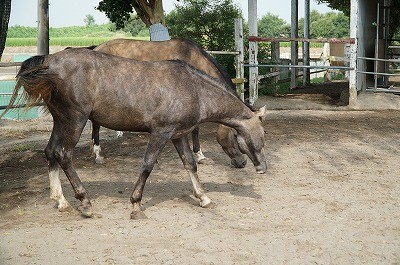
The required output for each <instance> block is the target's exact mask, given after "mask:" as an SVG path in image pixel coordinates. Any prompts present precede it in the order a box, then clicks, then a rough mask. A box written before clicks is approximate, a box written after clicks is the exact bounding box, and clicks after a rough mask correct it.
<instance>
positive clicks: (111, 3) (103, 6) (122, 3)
mask: <svg viewBox="0 0 400 265" xmlns="http://www.w3.org/2000/svg"><path fill="white" fill-rule="evenodd" d="M134 2H135V1H126V0H102V1H100V3H99V6H98V7H97V9H98V10H99V11H101V12H104V13H105V14H106V16H107V17H108V18H109V19H110V21H111V22H113V23H115V26H116V29H122V28H123V27H124V26H125V22H126V21H128V20H129V19H130V17H131V14H132V13H133V10H134V5H135V3H134Z"/></svg>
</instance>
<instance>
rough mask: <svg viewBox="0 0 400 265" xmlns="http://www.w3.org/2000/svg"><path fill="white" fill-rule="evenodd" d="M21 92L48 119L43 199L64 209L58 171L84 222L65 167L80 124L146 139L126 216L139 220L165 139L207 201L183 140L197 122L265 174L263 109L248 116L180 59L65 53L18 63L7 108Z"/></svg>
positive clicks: (219, 86) (71, 173)
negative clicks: (215, 128)
mask: <svg viewBox="0 0 400 265" xmlns="http://www.w3.org/2000/svg"><path fill="white" fill-rule="evenodd" d="M21 87H23V89H24V93H23V94H24V95H25V96H26V100H27V104H28V105H32V104H35V103H36V102H38V101H41V100H43V101H44V102H45V104H46V106H47V108H48V111H49V112H50V113H51V115H52V116H53V130H52V133H51V136H50V140H49V142H48V144H47V146H46V148H45V154H46V157H47V160H48V167H49V177H50V197H51V198H52V199H54V200H56V201H57V202H58V207H59V209H60V210H63V209H66V208H70V205H69V203H68V201H67V200H66V199H65V198H64V195H63V192H62V188H61V183H60V179H59V169H58V166H60V167H61V168H62V170H63V171H64V172H65V175H66V176H67V178H68V180H69V182H70V183H71V185H72V187H73V189H74V192H75V197H76V198H77V199H79V200H80V201H81V206H80V207H79V209H80V210H81V212H82V214H83V215H84V216H87V217H90V216H92V214H93V212H92V205H91V202H90V199H89V196H88V194H87V192H86V190H85V188H84V187H83V184H82V182H81V180H80V178H79V176H78V174H77V172H76V170H75V168H74V166H73V163H72V154H73V149H74V147H75V145H76V144H77V143H78V140H79V138H80V135H81V133H82V131H83V128H84V127H85V124H86V122H87V120H88V119H89V120H91V121H92V122H94V123H96V124H99V125H100V126H104V127H107V128H110V129H113V130H124V131H135V132H138V131H141V132H148V133H149V134H150V138H149V142H148V145H147V148H146V151H145V154H144V158H143V161H142V165H141V168H140V173H139V178H138V180H137V182H136V185H135V187H134V190H133V192H132V196H131V199H130V200H131V203H132V205H133V211H132V213H131V218H133V219H138V218H145V215H144V213H143V211H142V208H141V200H142V195H143V189H144V186H145V183H146V180H147V178H148V176H149V175H150V173H151V171H152V169H153V166H154V163H155V162H156V160H157V157H158V155H159V154H160V152H161V151H162V149H163V148H164V146H165V144H166V143H167V142H168V141H169V140H171V141H172V143H173V144H174V146H175V148H176V150H177V152H178V154H179V156H180V158H181V160H182V162H183V164H184V167H185V169H186V170H187V171H188V173H189V176H190V179H191V181H192V184H193V189H194V194H195V196H196V197H197V198H198V199H199V200H200V205H201V206H202V207H206V206H207V205H209V204H210V202H211V200H210V199H209V198H208V196H207V195H206V194H205V192H204V190H203V188H202V186H201V184H200V181H199V178H198V174H197V164H196V162H195V159H194V157H193V154H192V152H191V150H190V146H189V142H188V137H187V135H188V134H189V133H190V132H191V131H192V130H193V129H194V128H195V127H196V126H198V125H199V124H201V123H203V122H216V123H220V124H224V125H226V126H229V127H232V128H234V129H235V130H236V132H237V141H238V145H239V148H240V150H241V151H242V152H243V153H245V154H246V155H247V156H248V157H249V158H250V160H251V161H252V162H253V164H254V166H255V169H256V171H257V172H258V173H265V172H266V170H267V163H266V161H265V156H264V151H263V148H264V129H263V126H262V123H261V118H262V117H263V116H264V115H265V108H261V109H260V110H258V111H252V110H251V109H250V108H248V107H247V106H246V105H245V104H244V103H243V102H242V101H241V100H240V99H238V98H237V97H236V96H235V95H233V94H232V93H231V92H228V91H227V89H230V88H227V87H226V86H225V84H224V83H221V82H219V80H217V79H213V78H212V77H210V76H208V75H206V74H204V73H203V72H201V71H199V70H197V69H195V68H193V67H191V66H190V65H188V64H186V63H184V62H181V61H160V62H142V61H135V60H130V59H126V58H122V57H118V56H113V55H109V54H105V53H99V52H95V51H91V50H88V49H82V48H81V49H79V48H78V49H68V50H64V51H61V52H58V53H55V54H51V55H43V56H35V57H32V58H30V59H28V60H26V61H25V62H24V63H23V64H22V66H21V69H20V71H19V72H18V74H17V84H16V87H15V89H14V92H13V97H12V99H11V101H10V104H9V106H10V105H12V104H13V103H14V102H15V100H16V97H17V94H18V91H19V89H20V88H21Z"/></svg>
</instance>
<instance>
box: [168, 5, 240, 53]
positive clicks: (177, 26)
mask: <svg viewBox="0 0 400 265" xmlns="http://www.w3.org/2000/svg"><path fill="white" fill-rule="evenodd" d="M181 2H182V3H181V4H179V5H177V6H176V9H175V10H173V11H171V13H169V14H168V15H167V17H166V21H167V24H168V25H169V29H170V33H171V35H172V36H173V37H185V38H190V39H192V40H194V41H196V42H197V43H199V44H200V45H202V46H203V47H204V48H206V49H209V50H228V49H232V48H233V47H234V43H235V41H234V38H233V32H234V23H233V20H234V19H235V18H239V17H242V11H241V10H240V8H239V7H238V6H237V5H235V4H233V2H232V0H222V1H218V0H209V1H207V0H183V1H181Z"/></svg>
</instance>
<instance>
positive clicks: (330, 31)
mask: <svg viewBox="0 0 400 265" xmlns="http://www.w3.org/2000/svg"><path fill="white" fill-rule="evenodd" d="M303 28H304V18H301V19H300V20H299V36H301V35H302V34H303ZM310 35H311V38H348V37H349V36H350V18H349V17H348V16H346V15H344V13H342V12H339V13H336V12H328V13H325V14H321V13H319V12H318V11H317V10H312V11H311V13H310Z"/></svg>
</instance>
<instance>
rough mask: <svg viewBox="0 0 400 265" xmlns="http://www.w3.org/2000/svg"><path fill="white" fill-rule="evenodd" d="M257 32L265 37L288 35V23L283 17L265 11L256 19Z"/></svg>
mask: <svg viewBox="0 0 400 265" xmlns="http://www.w3.org/2000/svg"><path fill="white" fill-rule="evenodd" d="M258 34H259V35H260V36H265V37H289V36H290V25H289V24H288V23H286V21H285V20H284V19H282V18H280V17H278V16H276V15H273V14H271V13H267V14H266V15H265V16H263V17H262V18H261V19H260V20H259V21H258Z"/></svg>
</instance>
